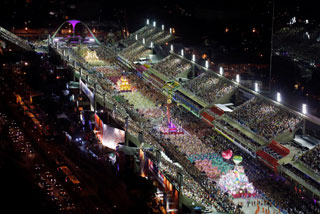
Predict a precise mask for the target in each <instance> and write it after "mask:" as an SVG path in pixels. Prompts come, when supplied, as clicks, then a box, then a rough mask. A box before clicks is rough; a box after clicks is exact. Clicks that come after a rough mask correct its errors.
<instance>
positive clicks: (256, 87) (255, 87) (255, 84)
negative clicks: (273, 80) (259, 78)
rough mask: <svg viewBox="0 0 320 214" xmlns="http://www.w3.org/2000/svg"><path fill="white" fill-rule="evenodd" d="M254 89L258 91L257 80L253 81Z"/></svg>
mask: <svg viewBox="0 0 320 214" xmlns="http://www.w3.org/2000/svg"><path fill="white" fill-rule="evenodd" d="M254 90H255V91H256V92H259V86H258V83H257V82H256V83H254Z"/></svg>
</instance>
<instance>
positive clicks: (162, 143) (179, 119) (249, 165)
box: [98, 31, 319, 213]
mask: <svg viewBox="0 0 320 214" xmlns="http://www.w3.org/2000/svg"><path fill="white" fill-rule="evenodd" d="M146 32H147V31H146ZM136 47H139V46H136ZM129 48H130V47H129ZM169 57H170V56H169ZM169 57H167V58H165V60H167V63H169V64H165V63H163V62H162V63H161V62H160V63H159V64H157V65H156V66H159V67H160V68H161V67H162V69H157V70H159V71H161V72H163V73H165V74H166V75H174V74H175V69H172V67H175V68H177V67H179V65H181V63H182V62H181V59H180V58H179V59H180V62H179V63H177V64H178V66H177V65H175V63H174V62H175V61H176V60H177V59H178V58H177V57H172V58H171V59H170V60H168V58H169ZM165 60H164V61H165ZM161 64H162V66H160V65H161ZM186 64H188V63H186ZM189 64H190V63H189ZM190 66H191V64H190ZM108 69H109V68H107V70H105V72H109V71H108ZM171 69H172V70H171ZM98 70H99V69H98ZM186 70H187V69H186ZM100 72H104V68H101V70H100ZM175 75H177V74H175ZM200 76H201V75H200ZM203 76H204V77H201V79H202V80H201V81H200V80H199V82H196V81H195V83H193V84H192V85H193V87H190V88H193V90H195V91H196V92H198V91H197V90H198V86H199V85H201V86H200V88H199V89H202V90H204V91H203V92H202V93H203V94H204V93H207V94H208V89H211V90H216V93H214V92H213V94H212V95H213V96H216V97H219V96H222V95H223V94H225V93H228V92H231V90H232V87H233V86H230V85H228V84H226V83H222V82H221V81H219V80H215V78H211V79H210V76H205V74H203ZM197 78H198V77H197ZM197 78H195V79H197ZM129 79H130V82H131V84H133V85H134V86H135V87H137V89H138V90H139V92H141V94H143V95H144V96H145V97H147V98H148V100H151V101H152V102H154V103H155V106H158V105H161V106H162V108H163V112H165V111H166V109H165V105H163V104H164V103H166V102H165V101H166V98H165V97H164V96H163V95H161V93H159V92H158V91H156V90H155V89H154V88H153V87H151V86H150V85H148V84H145V83H144V82H143V81H141V80H140V79H138V78H137V77H136V76H133V75H130V76H129ZM208 79H210V81H211V83H210V81H209V82H206V80H208ZM191 81H192V80H191ZM191 81H189V82H191ZM212 81H213V83H212ZM215 81H217V82H216V83H215ZM187 84H189V83H187ZM206 84H209V85H210V84H212V85H215V87H212V88H211V87H210V86H208V85H206ZM189 90H191V89H189ZM210 93H211V92H209V94H210ZM198 96H199V95H198ZM203 96H204V97H206V96H205V95H203ZM200 97H201V96H200ZM253 99H255V100H254V101H252V100H250V101H248V102H246V103H244V104H243V105H241V106H240V107H239V108H237V109H236V110H235V113H231V116H232V117H233V118H236V119H238V118H241V119H242V114H243V115H244V116H243V118H244V121H247V123H248V124H250V125H253V127H258V128H260V126H262V125H263V124H262V123H263V122H265V121H266V126H270V125H272V127H271V128H270V129H273V128H277V130H282V131H283V130H285V129H288V128H290V127H294V126H296V125H297V124H298V123H299V121H300V118H297V117H295V116H293V115H291V114H289V113H287V112H284V111H283V110H281V109H280V108H278V107H276V106H274V105H272V104H268V105H267V103H264V102H263V101H259V100H258V98H253ZM257 100H258V101H257ZM139 102H143V100H142V101H141V100H139ZM249 102H250V105H249V106H250V107H248V106H247V105H248V103H249ZM127 104H130V105H127ZM127 104H126V103H123V104H121V105H119V106H122V108H124V109H125V111H126V112H127V114H128V115H134V116H135V117H137V120H132V119H131V118H130V120H129V121H130V122H129V129H128V131H129V132H130V133H133V135H134V136H137V135H138V133H139V132H143V133H146V134H145V136H144V139H145V141H146V142H148V143H150V144H152V145H153V146H154V147H156V148H157V149H161V150H164V151H165V152H166V154H168V156H169V157H170V159H172V160H173V161H177V162H179V164H181V166H182V167H183V169H184V170H182V171H183V173H184V176H185V177H184V182H185V183H186V187H185V189H183V191H184V192H183V194H184V195H185V196H187V197H190V198H192V199H194V200H196V201H197V202H198V203H201V204H203V205H205V206H206V207H210V206H212V205H214V206H215V207H216V209H217V210H218V211H224V212H225V211H227V212H229V213H234V212H235V205H234V204H233V202H232V200H231V198H230V197H229V196H228V195H227V194H225V193H223V192H222V191H221V190H220V189H218V187H217V186H216V184H215V181H214V180H213V179H208V177H206V176H205V175H204V174H203V173H202V172H201V171H202V170H199V169H198V168H197V167H196V166H195V165H194V164H193V163H192V162H191V161H189V160H188V156H190V155H193V154H210V153H215V154H221V152H222V151H225V150H227V149H230V148H231V149H232V150H233V151H234V154H239V155H242V156H243V157H244V161H243V165H244V166H245V168H246V174H247V175H248V177H249V179H252V181H253V182H254V184H255V186H256V187H258V188H259V189H261V190H263V192H265V193H266V195H267V196H268V197H269V198H272V199H273V200H274V201H275V202H276V203H277V204H278V205H280V206H281V207H283V208H288V209H293V210H295V209H298V208H297V207H300V208H303V207H304V206H305V205H301V204H300V202H297V204H292V203H294V201H295V200H296V198H295V197H292V196H291V195H290V194H289V193H288V192H290V191H289V190H288V189H286V187H283V186H281V185H278V184H277V182H274V180H272V182H271V180H270V181H269V180H268V179H265V178H266V177H267V176H268V172H266V171H265V170H264V169H262V168H261V167H259V166H258V164H256V163H255V161H254V160H252V159H250V157H245V156H246V155H245V154H243V152H242V151H240V150H239V149H238V148H237V147H235V146H234V145H233V144H231V143H230V142H228V141H227V140H226V139H225V138H224V137H223V136H221V135H219V134H218V133H217V132H215V131H213V130H212V128H211V127H209V126H208V125H207V124H206V123H203V122H202V121H201V119H200V118H197V117H195V116H194V115H193V114H191V113H190V112H187V111H186V110H185V109H183V108H181V107H177V106H172V107H171V108H170V111H171V118H172V122H173V123H174V124H176V125H177V126H179V127H183V129H184V130H186V133H185V134H183V135H169V136H165V135H163V134H161V133H160V132H159V130H158V129H156V128H155V126H154V125H155V124H157V123H159V120H152V119H151V120H150V118H148V120H146V121H144V124H143V125H139V122H140V120H139V119H138V115H139V114H140V115H139V116H140V117H143V116H144V115H143V113H142V112H141V111H140V112H139V111H138V109H136V108H135V107H134V105H132V103H129V102H128V103H127ZM132 112H136V114H134V113H132ZM251 112H252V113H251ZM252 114H253V115H252ZM255 114H257V115H255ZM278 114H279V115H278ZM116 117H117V118H119V120H121V121H122V122H123V120H124V119H123V117H122V118H121V116H119V115H118V114H116ZM162 117H163V118H161V117H159V118H161V120H160V121H162V122H164V124H158V125H166V124H165V121H166V119H165V118H166V115H165V114H163V115H162ZM132 118H134V117H132ZM269 118H275V119H276V120H277V122H276V123H274V122H273V121H270V119H269ZM282 120H285V122H283V121H282ZM150 123H151V124H152V126H147V124H150ZM254 125H255V126H254ZM148 127H151V128H148ZM262 127H264V126H262ZM250 128H251V126H250ZM266 129H267V128H266ZM267 130H269V129H267ZM265 132H266V133H268V131H264V132H263V133H265ZM280 132H281V131H277V133H280ZM317 154H318V156H319V150H317ZM164 166H165V167H163V171H166V173H167V174H170V175H171V176H172V177H173V180H174V179H176V172H177V170H180V171H181V169H180V168H179V169H178V168H177V167H176V165H174V164H172V163H170V162H168V163H166V164H164ZM170 175H168V176H170ZM262 178H263V179H262ZM266 180H268V181H266ZM275 190H280V191H281V193H278V191H275ZM289 205H290V206H291V207H290V206H289ZM308 206H309V205H308ZM305 213H308V212H305Z"/></svg>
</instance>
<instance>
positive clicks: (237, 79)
mask: <svg viewBox="0 0 320 214" xmlns="http://www.w3.org/2000/svg"><path fill="white" fill-rule="evenodd" d="M236 82H237V83H240V75H239V74H237V76H236Z"/></svg>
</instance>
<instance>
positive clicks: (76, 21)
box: [51, 20, 100, 45]
mask: <svg viewBox="0 0 320 214" xmlns="http://www.w3.org/2000/svg"><path fill="white" fill-rule="evenodd" d="M66 23H70V24H71V25H72V27H73V33H74V32H75V28H76V25H77V24H79V23H81V24H82V25H83V26H84V27H85V28H86V29H87V30H88V31H89V33H90V34H91V36H92V38H93V39H94V40H95V41H96V43H97V44H99V45H100V42H99V40H98V39H97V38H96V37H95V35H94V34H93V33H92V31H91V30H90V28H89V27H88V26H87V25H86V24H85V23H83V22H82V21H79V20H68V21H65V22H63V23H62V24H61V25H60V26H59V27H58V29H57V30H56V32H55V33H54V34H53V35H52V37H51V38H52V39H54V38H55V37H56V35H57V33H58V32H59V31H60V29H61V28H62V26H63V25H65V24H66Z"/></svg>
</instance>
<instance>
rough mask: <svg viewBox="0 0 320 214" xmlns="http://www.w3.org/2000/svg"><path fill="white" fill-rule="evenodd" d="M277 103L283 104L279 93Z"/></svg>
mask: <svg viewBox="0 0 320 214" xmlns="http://www.w3.org/2000/svg"><path fill="white" fill-rule="evenodd" d="M277 102H278V103H280V102H281V94H280V93H279V92H277Z"/></svg>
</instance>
